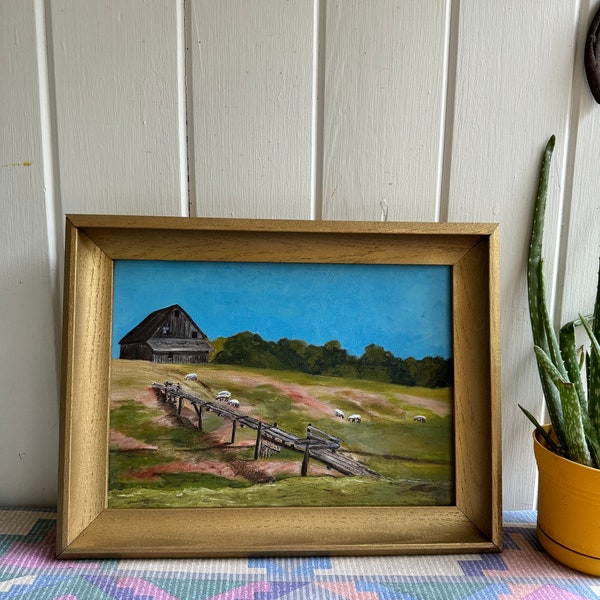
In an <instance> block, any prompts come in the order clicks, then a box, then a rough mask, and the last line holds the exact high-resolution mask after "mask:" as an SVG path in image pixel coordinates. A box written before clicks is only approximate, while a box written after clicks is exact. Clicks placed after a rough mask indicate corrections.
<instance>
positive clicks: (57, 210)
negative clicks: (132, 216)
mask: <svg viewBox="0 0 600 600" xmlns="http://www.w3.org/2000/svg"><path fill="white" fill-rule="evenodd" d="M49 2H50V0H34V14H35V34H36V55H37V74H38V96H39V103H40V137H41V142H42V163H43V181H44V204H45V219H46V236H47V244H48V268H49V274H50V288H51V293H52V304H53V306H52V313H53V315H54V345H55V348H56V353H55V358H54V360H55V361H56V372H57V374H60V355H61V352H60V343H61V339H62V292H63V289H62V284H61V282H62V278H63V272H62V271H63V263H62V259H61V257H62V256H63V254H64V225H65V223H64V214H63V207H62V201H61V191H60V169H59V147H58V134H57V131H58V128H57V121H58V118H57V109H56V76H55V70H54V52H53V41H52V18H51V7H50V4H49Z"/></svg>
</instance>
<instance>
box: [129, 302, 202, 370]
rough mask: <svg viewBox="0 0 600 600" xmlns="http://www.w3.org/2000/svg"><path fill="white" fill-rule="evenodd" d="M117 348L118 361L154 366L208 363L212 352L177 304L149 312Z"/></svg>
mask: <svg viewBox="0 0 600 600" xmlns="http://www.w3.org/2000/svg"><path fill="white" fill-rule="evenodd" d="M119 345H120V348H121V349H120V353H119V358H124V359H129V360H149V361H152V362H155V363H180V364H185V363H194V364H196V363H207V362H208V356H209V353H210V352H211V351H212V350H213V347H212V346H211V345H210V343H209V341H208V338H207V337H206V335H205V334H204V333H203V331H202V330H201V329H200V327H198V325H196V323H195V322H194V320H193V319H192V318H191V317H190V316H189V315H188V314H187V313H186V312H185V310H183V308H181V306H179V305H178V304H173V305H172V306H167V307H166V308H161V309H159V310H156V311H154V312H152V313H150V314H149V315H148V316H147V317H146V318H145V319H144V320H143V321H142V322H141V323H139V324H138V325H136V326H135V327H134V328H133V329H132V330H131V331H130V332H129V333H128V334H127V335H125V336H124V337H123V338H122V339H121V340H120V341H119Z"/></svg>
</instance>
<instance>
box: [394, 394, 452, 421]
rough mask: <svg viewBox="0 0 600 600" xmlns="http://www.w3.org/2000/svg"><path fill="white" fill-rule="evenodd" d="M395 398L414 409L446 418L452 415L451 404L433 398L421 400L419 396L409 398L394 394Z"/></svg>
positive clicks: (406, 395)
mask: <svg viewBox="0 0 600 600" xmlns="http://www.w3.org/2000/svg"><path fill="white" fill-rule="evenodd" d="M396 397H397V398H398V399H399V400H400V401H401V402H403V403H405V404H409V405H410V406H414V407H416V408H426V409H428V410H430V411H431V412H432V413H434V414H436V415H438V416H440V417H447V416H448V415H451V414H452V403H451V402H446V401H444V400H437V399H435V398H423V397H421V396H411V395H409V394H396Z"/></svg>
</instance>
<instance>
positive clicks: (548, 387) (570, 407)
mask: <svg viewBox="0 0 600 600" xmlns="http://www.w3.org/2000/svg"><path fill="white" fill-rule="evenodd" d="M554 144H555V137H554V136H552V137H551V138H550V139H549V140H548V143H547V144H546V148H545V150H544V154H543V158H542V165H541V168H540V175H539V182H538V190H537V195H536V199H535V209H534V215H533V225H532V228H531V238H530V242H529V252H528V263H527V294H528V300H529V316H530V320H531V331H532V334H533V343H534V351H535V356H536V360H537V365H538V372H539V376H540V382H541V385H542V390H543V393H544V399H545V402H546V407H547V409H548V415H549V417H550V422H551V424H552V430H553V431H554V434H555V435H554V436H551V435H550V434H549V433H547V432H546V430H545V429H543V428H542V426H541V425H540V424H539V423H538V421H537V420H536V419H535V417H534V416H533V415H532V414H531V413H530V412H529V411H527V410H526V409H525V408H523V407H522V406H520V408H521V410H522V411H523V412H524V413H525V414H526V415H527V417H528V418H529V419H530V420H531V421H532V422H533V424H534V425H535V427H536V429H537V430H538V431H539V432H540V434H541V435H542V436H543V438H544V439H545V440H546V443H547V444H548V446H549V447H550V448H551V449H552V450H553V451H554V452H556V453H557V454H560V455H562V456H565V457H566V458H568V459H570V460H573V461H575V462H578V463H581V464H583V465H586V466H589V467H595V468H600V344H599V343H598V339H599V338H600V273H599V274H598V285H597V291H596V302H595V305H594V314H593V315H592V316H591V317H582V316H581V315H580V316H579V319H578V320H576V321H571V322H569V323H567V324H566V325H564V326H562V327H561V328H560V331H559V335H558V336H557V334H556V331H555V328H554V327H553V325H552V322H551V319H550V315H549V311H548V303H547V300H546V289H545V281H544V259H543V253H542V246H543V238H544V221H545V214H546V202H547V197H548V179H549V175H550V165H551V162H552V153H553V151H554ZM579 325H582V326H583V327H584V329H585V330H586V332H587V334H588V336H589V338H590V350H591V351H590V352H589V353H585V355H582V356H583V359H582V357H581V356H579V355H578V350H577V346H576V343H575V329H576V327H578V326H579ZM584 364H585V366H586V369H585V371H586V374H587V377H586V381H585V384H584V381H583V379H582V375H581V373H582V370H583V365H584Z"/></svg>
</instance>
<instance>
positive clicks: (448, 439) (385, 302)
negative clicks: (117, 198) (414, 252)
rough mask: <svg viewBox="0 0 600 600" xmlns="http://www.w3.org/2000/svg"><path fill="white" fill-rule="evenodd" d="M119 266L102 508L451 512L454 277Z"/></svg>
mask: <svg viewBox="0 0 600 600" xmlns="http://www.w3.org/2000/svg"><path fill="white" fill-rule="evenodd" d="M114 266H115V274H114V314H113V346H112V370H111V401H110V457H109V506H111V507H229V506H364V505H373V506H376V505H378V506H431V505H435V506H443V505H451V504H453V503H454V462H453V455H454V449H453V442H454V440H453V401H452V326H451V322H452V306H451V269H450V267H446V266H416V265H414V266H413V265H356V264H288V263H227V262H170V261H120V260H117V261H115V263H114Z"/></svg>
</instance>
